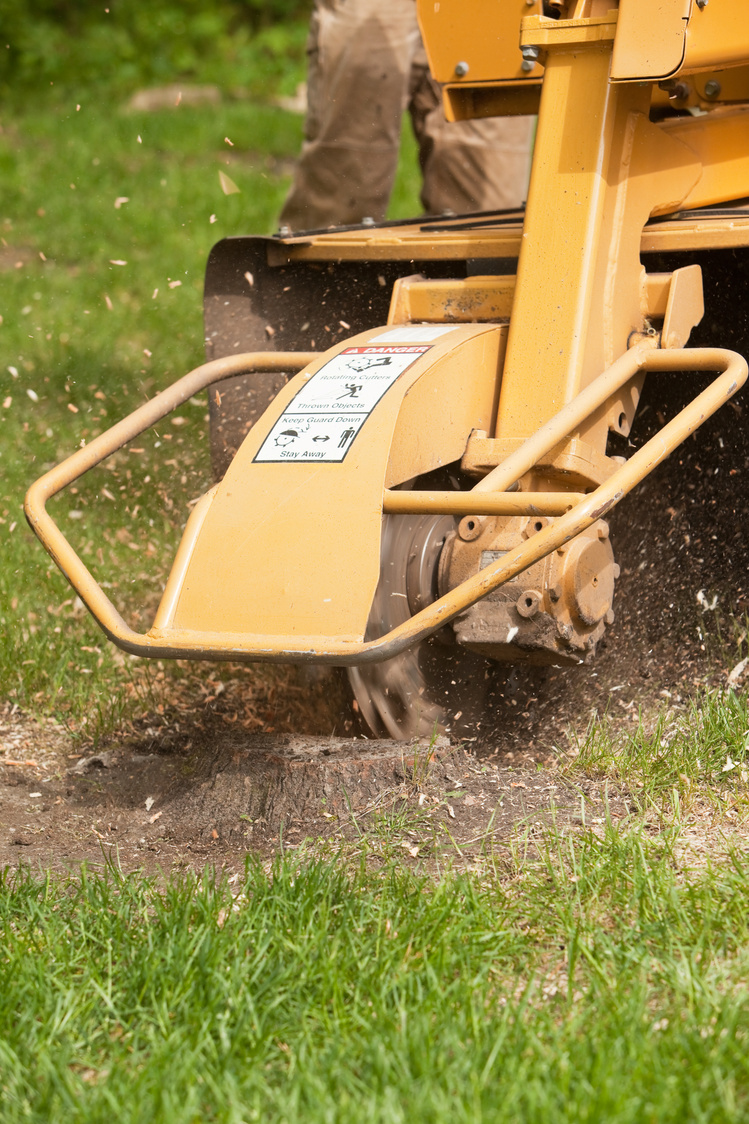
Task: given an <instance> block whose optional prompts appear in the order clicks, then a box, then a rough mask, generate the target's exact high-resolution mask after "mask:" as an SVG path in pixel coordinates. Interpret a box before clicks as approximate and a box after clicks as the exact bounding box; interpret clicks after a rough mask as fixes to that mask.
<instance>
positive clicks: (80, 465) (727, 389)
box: [26, 328, 747, 665]
mask: <svg viewBox="0 0 749 1124" xmlns="http://www.w3.org/2000/svg"><path fill="white" fill-rule="evenodd" d="M466 330H467V329H465V328H459V329H456V331H458V332H465V331H466ZM479 330H480V329H479ZM234 358H235V360H236V357H234ZM242 358H245V359H246V358H247V357H242ZM283 358H285V359H286V360H288V358H289V357H288V356H284V357H283ZM226 362H227V361H225V360H219V361H217V363H215V364H207V365H206V366H207V367H209V368H215V367H216V366H218V365H219V364H221V363H226ZM199 370H202V371H203V374H202V376H201V377H199V378H196V377H195V376H196V375H197V372H193V373H192V376H186V377H185V379H182V380H180V383H178V384H175V387H173V388H170V391H166V392H164V396H162V402H161V403H160V404H159V406H158V407H157V408H154V403H148V404H147V406H146V407H141V409H140V410H139V411H136V414H133V415H131V416H130V417H129V418H127V419H125V421H124V422H121V423H119V426H116V427H114V429H113V430H110V431H108V432H107V433H105V434H103V435H102V437H101V438H97V439H96V440H97V441H98V442H99V444H98V445H96V448H95V450H94V453H93V455H92V454H91V450H93V449H94V445H95V442H92V443H91V446H88V450H89V455H88V456H87V457H86V458H81V457H80V456H79V454H80V453H83V452H85V451H86V450H78V452H77V453H75V454H73V456H72V457H70V458H68V460H67V461H64V462H63V463H62V464H61V465H58V466H57V467H56V468H55V469H52V471H51V472H49V473H47V474H46V475H45V476H43V477H42V478H41V479H40V480H38V481H37V482H36V483H35V484H34V485H33V486H32V488H31V489H30V490H29V493H28V495H27V497H26V514H27V517H28V519H29V522H30V524H31V526H32V528H33V529H34V531H35V532H36V534H37V535H38V536H39V538H40V539H41V541H42V542H43V544H44V546H45V547H46V549H47V550H48V551H49V553H50V554H51V555H52V557H53V558H54V559H55V561H56V562H57V564H58V565H59V566H60V568H61V569H62V571H63V573H64V574H65V576H66V577H67V578H68V580H69V581H70V583H71V585H72V586H73V587H74V589H75V590H76V591H77V592H78V594H79V595H80V596H81V598H82V599H83V600H84V601H85V603H86V604H87V605H88V607H89V609H90V610H91V612H92V613H93V614H94V616H96V618H97V620H98V621H99V624H100V625H101V627H102V628H103V629H104V631H105V632H106V634H107V635H108V636H109V637H110V639H111V640H113V641H114V642H115V643H116V644H118V645H119V646H120V647H121V648H123V649H124V650H125V651H129V652H132V653H134V654H137V655H148V656H155V657H172V658H185V659H215V660H251V661H254V660H262V659H266V660H288V659H295V660H299V661H304V660H311V661H314V662H319V663H333V664H342V665H346V664H349V665H350V664H361V663H368V662H376V661H379V660H383V659H389V658H391V657H393V656H395V655H397V654H398V652H401V651H403V650H405V649H406V648H407V647H410V646H411V645H412V644H414V643H417V642H418V641H420V640H422V639H425V638H426V637H427V636H429V635H431V634H433V633H434V632H436V631H437V630H438V629H439V628H441V627H443V626H444V625H445V624H447V623H449V621H451V620H452V619H454V618H455V617H456V616H457V615H458V614H459V613H461V612H463V611H464V610H465V609H466V608H467V607H468V606H469V605H471V604H474V603H475V602H476V601H478V600H480V599H481V598H482V597H485V596H486V595H487V594H488V593H490V592H491V591H492V590H493V589H496V588H497V587H498V586H499V585H501V584H502V583H503V582H505V581H508V580H510V579H511V578H512V577H514V576H515V575H516V574H519V573H522V571H523V570H525V569H527V568H528V566H529V565H531V564H533V563H534V562H535V561H537V560H538V559H540V558H543V557H545V556H546V555H547V554H550V553H551V552H552V551H553V550H557V549H558V548H559V547H560V546H562V545H563V544H564V543H565V542H569V541H570V539H573V538H574V537H575V536H576V535H578V534H579V533H580V532H581V531H582V530H584V529H585V528H586V527H589V526H591V525H592V524H593V523H594V522H596V520H598V519H600V518H602V517H603V516H604V515H605V514H606V513H607V512H608V511H609V510H610V509H611V508H612V507H613V506H614V505H615V504H616V503H618V502H619V500H620V499H621V498H622V497H623V496H625V495H626V494H627V493H628V492H630V491H631V490H632V488H633V487H635V486H636V484H637V483H638V482H639V481H640V480H642V479H643V478H644V477H645V476H646V475H647V474H648V473H649V472H651V471H652V470H653V468H655V467H656V466H657V465H658V464H660V463H661V461H663V460H664V459H665V458H666V457H667V456H668V455H669V453H671V452H672V451H673V449H674V448H676V447H677V445H679V444H680V443H681V442H682V441H684V440H685V439H686V438H687V437H688V436H689V435H690V434H692V433H693V432H694V431H695V430H696V429H697V428H698V427H699V426H700V425H701V424H702V422H704V421H705V420H706V419H707V418H708V417H710V416H711V414H713V413H714V412H715V411H716V410H717V409H719V408H720V406H721V405H723V403H724V402H726V401H727V400H728V398H729V397H730V396H731V395H732V394H734V393H735V392H736V391H737V390H738V389H739V388H740V387H741V386H742V385H743V384H744V382H745V380H746V377H747V365H746V361H745V360H744V359H743V358H742V357H741V356H740V355H737V354H736V353H734V352H730V351H724V350H721V349H718V348H701V349H693V350H687V351H681V350H676V351H666V350H662V351H661V350H650V349H647V348H644V347H636V348H632V349H631V350H630V351H629V352H628V353H627V355H626V356H623V357H622V360H621V361H620V363H619V365H618V368H617V372H616V379H617V380H618V379H620V378H621V379H625V380H626V379H628V378H633V377H634V376H635V375H636V374H637V373H638V372H640V371H643V370H649V371H653V372H673V371H688V370H692V371H698V370H700V371H703V370H708V371H716V370H717V371H722V372H723V373H722V374H721V375H719V376H718V378H717V379H715V380H714V382H712V383H711V384H710V386H709V387H708V388H707V389H706V390H704V391H702V393H701V394H699V395H698V396H697V397H696V398H695V399H694V400H693V401H692V402H691V403H690V404H689V405H688V406H687V407H686V408H685V409H684V410H682V411H681V412H680V413H679V414H678V415H677V416H676V417H675V418H673V419H672V420H671V421H670V422H668V423H667V424H666V425H665V426H664V427H663V429H662V430H661V431H660V433H658V434H657V435H656V436H655V437H654V438H652V439H651V440H650V441H648V442H647V444H646V445H644V446H643V447H642V448H641V449H638V450H637V452H636V453H634V454H633V456H632V457H631V458H630V459H629V460H628V461H627V462H626V463H625V464H624V465H622V466H621V467H620V468H618V469H617V471H616V472H615V473H614V474H613V475H612V476H611V477H610V478H609V479H608V480H607V481H606V482H605V483H603V484H601V485H600V487H598V488H597V489H596V490H595V491H594V492H592V493H591V494H590V495H588V496H586V497H585V498H584V499H583V500H582V501H581V502H580V503H578V504H577V505H576V506H575V507H574V508H572V509H571V510H570V511H568V512H567V513H566V514H565V515H562V516H561V517H560V518H559V519H556V520H554V521H553V522H550V523H549V524H548V526H547V527H545V528H544V529H543V530H542V531H539V532H538V533H537V534H535V535H533V536H531V538H530V539H529V540H527V541H526V542H525V543H523V544H522V545H521V546H519V547H517V548H516V549H514V550H511V551H509V552H508V553H507V554H506V555H505V556H504V557H503V558H502V559H500V560H499V561H497V562H494V563H492V564H491V565H489V566H487V567H485V568H484V569H482V570H481V571H480V572H479V573H477V574H476V575H475V576H473V577H472V578H470V579H468V580H467V581H465V582H463V583H461V585H459V586H458V587H457V588H456V589H454V590H452V591H451V592H450V593H448V594H446V595H445V596H443V597H441V598H439V599H438V600H437V601H435V602H434V603H433V604H432V605H430V606H428V607H427V608H425V609H423V610H422V611H421V612H419V613H417V614H416V615H415V616H413V617H411V618H410V619H409V620H407V621H405V622H404V623H403V624H402V625H399V626H398V627H397V628H395V629H393V630H392V631H391V632H390V633H388V634H387V635H386V636H384V637H382V638H380V639H378V640H373V641H368V642H363V641H361V640H357V641H355V642H351V641H348V640H346V639H345V638H341V637H340V636H335V635H331V633H330V631H326V633H324V634H315V635H298V634H292V635H289V634H286V635H277V634H276V635H268V634H267V633H245V634H241V633H236V632H233V631H230V632H228V633H227V632H223V633H222V632H216V631H206V632H199V631H193V630H189V629H180V628H162V629H159V630H156V629H152V630H151V631H150V632H149V633H148V634H146V635H142V634H139V633H137V632H135V631H134V630H133V629H131V628H129V627H128V625H127V624H126V623H125V621H124V620H123V619H122V617H121V616H120V614H119V613H118V611H117V609H116V608H115V607H114V605H113V604H112V602H111V601H110V600H109V598H108V597H107V595H106V594H105V593H104V591H103V590H102V589H101V587H100V586H98V585H97V583H96V582H95V581H94V579H93V578H92V576H91V574H90V573H89V571H88V570H87V569H86V567H85V565H84V564H83V562H82V561H81V560H80V559H79V558H78V556H77V555H76V554H75V552H74V551H73V549H72V547H71V546H70V544H69V543H68V542H67V540H66V539H65V537H64V536H63V535H62V533H61V532H60V530H59V528H57V527H56V525H55V524H54V522H53V521H52V519H51V518H50V516H49V515H48V513H47V512H46V509H45V504H46V501H47V500H48V499H49V498H50V496H52V495H54V494H56V493H57V492H58V491H60V490H61V489H62V488H63V487H65V486H66V484H70V483H72V482H73V481H74V480H76V479H78V477H79V476H81V475H83V473H84V472H86V471H87V470H88V469H89V468H91V467H93V466H94V465H95V464H97V463H99V462H100V461H101V460H103V459H104V458H105V457H106V456H107V455H108V450H109V451H113V450H114V449H115V448H119V447H120V445H121V444H123V443H124V442H123V440H122V439H121V438H122V437H123V434H128V433H129V434H130V436H131V437H132V436H136V435H137V434H138V433H139V432H142V430H143V427H144V419H146V418H147V417H152V418H153V419H154V420H157V419H158V418H159V417H162V416H164V414H163V411H162V408H161V407H162V405H163V403H164V402H165V401H168V400H172V401H174V402H175V403H176V404H177V405H179V404H181V402H183V401H184V400H185V398H184V395H183V392H184V389H185V387H186V386H187V385H190V384H191V385H192V386H193V387H195V386H200V385H206V384H207V382H208V381H210V376H211V375H212V374H213V372H212V371H210V372H208V377H206V374H205V368H203V369H199ZM231 373H236V371H235V370H233V371H232V372H231ZM215 377H217V378H218V377H226V376H225V374H223V373H222V374H219V375H217V376H215ZM602 378H604V379H607V382H608V381H610V379H611V375H610V373H608V372H607V373H606V374H605V375H604V376H602ZM176 388H179V390H176ZM607 390H608V385H607V386H606V387H605V390H604V392H606V391H607ZM171 392H174V393H171ZM192 392H193V393H194V390H193V391H192ZM170 393H171V397H169V396H170ZM589 393H590V394H591V395H593V400H594V399H595V393H594V391H593V390H592V389H591V390H590V391H589ZM598 394H599V396H600V394H601V391H599V392H598ZM188 396H189V395H188ZM570 407H571V409H570V412H569V413H568V414H567V415H566V420H565V424H566V422H567V421H569V420H570V419H572V421H573V424H574V421H575V417H576V414H575V410H576V407H575V405H574V404H570ZM146 424H148V423H147V422H146ZM556 436H557V430H556V429H554V428H553V426H552V429H551V430H549V431H547V433H546V437H545V440H544V441H539V440H538V439H537V440H536V441H535V442H534V444H533V447H532V453H533V456H535V455H536V453H537V452H540V453H543V452H545V451H548V448H545V447H544V446H545V445H547V443H548V441H553V440H554V438H555V437H556ZM128 439H129V438H128V437H124V440H128ZM529 458H530V459H532V457H531V455H530V453H527V454H526V453H523V451H522V450H520V451H519V452H518V454H517V456H516V458H515V461H514V464H513V465H512V466H510V467H509V468H507V470H506V471H505V476H506V477H507V476H513V475H515V474H516V473H517V472H518V471H519V470H520V469H521V468H522V466H523V464H525V463H527V462H528V461H529ZM495 482H499V478H495ZM503 486H507V485H503ZM343 577H344V579H345V577H346V575H343Z"/></svg>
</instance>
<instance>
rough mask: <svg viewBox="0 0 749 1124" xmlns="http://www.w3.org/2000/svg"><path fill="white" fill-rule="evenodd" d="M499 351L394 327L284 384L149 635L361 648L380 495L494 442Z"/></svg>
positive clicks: (491, 344) (497, 346)
mask: <svg viewBox="0 0 749 1124" xmlns="http://www.w3.org/2000/svg"><path fill="white" fill-rule="evenodd" d="M505 338H506V327H504V326H497V325H475V324H474V325H465V326H460V327H448V326H444V325H442V326H440V327H435V326H434V325H423V326H419V325H410V326H402V327H398V326H392V325H391V326H390V327H387V328H378V329H375V330H371V331H368V332H363V333H361V334H360V335H358V336H355V337H353V338H352V339H350V340H347V341H346V342H345V343H344V344H341V345H339V346H337V347H335V348H333V349H331V351H329V352H327V353H326V354H325V356H324V357H322V358H321V360H320V361H319V362H316V363H314V364H312V365H311V366H309V367H308V368H306V370H305V371H303V372H302V373H301V374H299V375H297V376H296V377H295V378H293V379H291V381H290V382H289V383H288V385H287V386H286V387H285V388H284V390H283V391H282V392H281V393H280V394H279V395H278V397H277V398H276V400H275V401H274V403H273V405H272V406H271V407H270V408H269V410H268V411H266V413H265V414H264V415H263V417H262V418H261V419H260V421H259V422H258V423H257V424H256V425H255V426H254V428H253V429H252V430H251V431H250V433H249V434H248V436H247V438H246V439H245V441H244V444H243V445H242V447H241V448H240V450H239V452H238V453H237V455H236V457H235V459H234V461H233V462H232V464H231V466H230V468H229V470H228V472H227V474H226V476H225V477H224V479H223V481H222V482H221V484H220V485H219V487H218V488H217V489H216V491H215V492H214V494H213V495H212V497H208V498H207V500H206V503H207V509H206V511H205V514H204V515H202V519H201V521H200V524H199V527H198V528H197V534H196V536H195V541H194V544H193V545H192V549H191V552H190V554H189V558H188V559H187V561H186V562H185V559H184V556H183V558H182V560H181V563H180V574H175V575H174V579H173V580H172V579H170V584H169V586H168V597H167V596H166V595H165V598H164V605H163V611H161V612H160V613H159V614H158V616H157V625H155V627H154V628H153V629H152V630H151V632H150V634H149V635H150V636H151V637H153V638H156V637H158V636H159V635H165V634H166V633H168V632H170V631H171V630H187V631H193V630H194V631H199V632H211V633H213V634H214V635H215V634H218V633H228V634H236V633H253V634H255V635H258V634H261V635H262V634H266V635H272V636H275V637H278V636H284V635H287V636H289V638H290V639H291V638H293V637H294V636H309V635H326V636H330V637H336V638H337V639H339V640H344V641H348V640H361V639H363V636H364V630H365V628H366V624H367V618H368V616H369V610H370V606H371V603H372V598H373V596H374V591H375V587H376V585H377V580H378V576H379V558H380V533H381V523H382V495H383V488H385V487H390V486H392V485H394V484H397V483H401V482H403V481H404V480H406V479H409V478H411V477H413V476H416V475H418V474H419V473H422V472H426V471H429V470H430V469H432V468H435V467H437V466H439V465H440V464H447V463H450V462H451V461H454V460H457V459H458V458H460V457H461V456H462V454H463V452H464V450H465V447H466V443H467V440H468V437H469V436H470V433H471V430H472V429H487V430H490V429H491V427H492V424H493V420H494V413H495V410H496V399H497V391H498V384H499V375H500V371H501V364H502V358H503V354H504V344H505ZM383 387H384V391H383ZM180 578H181V588H177V589H175V583H178V582H180ZM167 604H168V607H167Z"/></svg>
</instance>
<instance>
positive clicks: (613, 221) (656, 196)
mask: <svg viewBox="0 0 749 1124" xmlns="http://www.w3.org/2000/svg"><path fill="white" fill-rule="evenodd" d="M550 22H551V21H550ZM584 22H585V21H583V23H584ZM595 26H596V27H597V28H598V29H599V30H600V31H601V34H603V31H604V30H606V29H608V30H609V32H611V33H613V29H614V27H615V25H614V24H611V23H606V22H600V23H598V24H596V25H595ZM561 30H564V29H561ZM577 30H581V31H582V30H585V28H584V27H583V28H579V29H577ZM556 34H557V33H556V32H554V34H552V32H551V30H550V31H549V42H548V44H547V47H546V50H547V56H546V71H545V76H544V86H543V93H542V98H541V112H540V114H539V123H538V133H537V137H536V148H535V153H534V160H533V169H532V172H531V182H530V190H529V194H528V205H527V209H526V217H525V224H524V228H523V239H522V248H521V251H520V257H519V261H518V273H517V285H516V289H515V301H514V305H513V311H512V317H511V321H510V334H509V340H508V347H507V358H506V361H505V368H504V375H503V381H502V390H501V394H500V402H499V413H498V418H497V428H496V437H497V438H498V439H500V440H506V441H512V442H514V443H517V442H518V441H519V440H522V439H524V438H525V437H528V436H529V435H530V434H532V433H533V432H534V431H535V430H536V429H538V427H539V426H540V425H542V424H543V423H544V422H545V421H546V419H547V418H548V417H550V416H552V415H553V414H554V413H556V411H557V410H559V409H560V408H561V407H562V406H563V405H564V403H565V402H568V401H570V399H571V398H573V397H574V396H575V394H576V393H577V392H578V391H579V390H580V389H581V388H582V387H584V386H585V385H586V384H587V383H588V382H590V381H591V379H593V378H595V377H596V375H597V374H598V372H600V371H601V370H604V369H605V368H606V367H608V366H610V365H611V363H613V361H614V360H615V359H616V357H617V356H619V355H621V354H622V353H623V352H624V351H625V350H626V348H627V341H628V339H629V337H630V335H631V334H632V332H641V331H642V330H643V328H644V326H645V325H644V317H643V312H642V306H641V265H640V260H639V254H638V243H639V239H640V234H641V231H642V228H643V227H644V225H645V223H646V221H647V219H648V217H649V215H650V214H651V213H652V211H653V209H654V207H656V206H657V205H660V204H663V203H668V205H669V206H671V207H675V206H676V205H678V203H679V201H680V200H681V199H682V198H683V197H684V196H685V195H686V193H687V192H688V191H689V190H690V189H691V188H692V187H693V186H694V184H695V183H696V182H697V181H698V179H699V176H700V167H699V163H698V162H697V160H696V158H695V157H694V156H693V154H692V152H691V151H690V149H689V148H687V147H686V146H685V145H684V144H682V143H681V142H680V141H679V140H677V139H672V138H670V137H664V136H663V134H662V133H661V132H660V130H659V129H658V127H657V125H654V124H651V123H650V122H649V120H648V108H649V104H650V89H649V87H648V86H647V85H642V86H640V85H627V86H624V85H613V84H612V83H610V82H609V77H608V75H609V66H610V60H611V41H608V42H606V41H602V42H597V41H594V42H593V43H590V42H587V41H585V42H583V43H577V44H575V43H574V42H573V43H569V42H568V41H567V39H566V38H565V37H561V40H562V45H561V46H557V45H556V40H555V39H554V35H556ZM550 218H551V220H552V221H550ZM552 278H553V281H552V280H551V279H552ZM633 408H634V403H633V402H632V401H631V400H630V401H629V402H618V401H617V402H612V403H611V404H610V405H609V406H608V407H605V408H604V409H602V411H600V412H599V414H598V415H597V416H595V417H594V418H592V419H591V420H590V421H589V422H588V423H587V424H586V426H585V430H584V431H583V432H581V433H580V435H579V436H580V437H582V438H583V440H585V441H586V442H587V443H588V444H590V445H591V447H592V448H594V449H596V450H598V451H599V452H600V453H603V452H604V451H605V444H606V439H607V436H608V430H609V428H610V426H611V423H612V421H613V422H615V420H616V418H617V417H618V416H619V415H620V414H621V413H622V412H624V413H625V415H627V421H631V414H632V411H633Z"/></svg>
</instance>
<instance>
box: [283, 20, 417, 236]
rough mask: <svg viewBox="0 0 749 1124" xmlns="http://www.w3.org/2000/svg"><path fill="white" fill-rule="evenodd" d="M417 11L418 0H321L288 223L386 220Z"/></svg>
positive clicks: (310, 45)
mask: <svg viewBox="0 0 749 1124" xmlns="http://www.w3.org/2000/svg"><path fill="white" fill-rule="evenodd" d="M415 8H416V6H415V4H414V3H413V0H316V7H315V12H314V14H313V16H312V23H311V26H310V37H309V42H308V56H309V76H308V97H309V109H308V114H307V123H306V129H305V133H306V140H305V142H304V145H303V148H302V153H301V156H300V159H299V163H298V165H297V168H296V172H295V175H294V182H293V184H292V187H291V191H290V193H289V196H288V198H287V200H286V203H285V204H284V208H283V211H282V213H281V219H280V221H281V224H282V225H285V226H288V227H290V228H291V229H292V230H303V229H305V228H306V229H311V228H315V227H320V226H327V225H329V224H332V223H341V224H345V223H354V222H360V221H361V219H362V218H364V217H365V216H371V217H372V218H373V219H375V220H377V221H379V220H381V219H383V218H384V217H385V211H386V209H387V204H388V200H389V198H390V191H391V189H392V185H393V180H394V178H395V170H396V167H397V162H398V148H399V144H400V133H401V120H402V115H403V112H404V110H405V108H406V102H407V97H408V80H409V71H410V65H411V59H412V57H413V53H414V50H415V49H416V47H417V45H418V42H419V32H418V26H417V23H416V10H415Z"/></svg>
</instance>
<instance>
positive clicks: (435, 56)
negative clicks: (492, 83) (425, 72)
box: [417, 0, 542, 85]
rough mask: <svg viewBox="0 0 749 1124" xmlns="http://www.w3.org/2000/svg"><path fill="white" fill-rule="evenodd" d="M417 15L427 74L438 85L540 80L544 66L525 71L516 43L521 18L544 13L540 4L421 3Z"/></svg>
mask: <svg viewBox="0 0 749 1124" xmlns="http://www.w3.org/2000/svg"><path fill="white" fill-rule="evenodd" d="M417 10H418V14H419V25H420V27H421V32H422V36H423V39H424V45H425V47H426V51H427V57H428V59H429V69H430V70H431V72H432V74H433V75H434V77H435V78H436V79H437V81H438V82H455V81H456V80H458V79H459V80H460V81H461V82H462V83H463V84H465V85H472V84H473V83H475V82H482V81H486V80H487V79H496V78H502V79H505V80H507V79H514V80H516V81H517V82H523V83H529V82H533V81H537V80H538V79H539V78H540V75H541V73H542V68H541V67H540V66H535V67H534V68H533V69H532V70H529V71H526V70H523V65H522V64H523V56H522V55H521V53H520V44H519V41H518V40H519V30H520V21H521V19H522V18H523V17H524V16H528V15H531V14H532V13H533V12H537V13H538V12H540V11H541V2H540V0H502V2H501V3H497V0H470V4H467V3H466V0H417ZM460 63H463V64H465V67H467V69H464V68H463V67H462V66H460V65H459V64H460ZM456 67H457V70H456Z"/></svg>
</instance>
